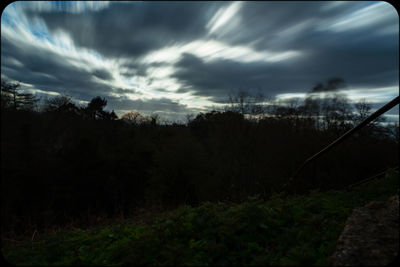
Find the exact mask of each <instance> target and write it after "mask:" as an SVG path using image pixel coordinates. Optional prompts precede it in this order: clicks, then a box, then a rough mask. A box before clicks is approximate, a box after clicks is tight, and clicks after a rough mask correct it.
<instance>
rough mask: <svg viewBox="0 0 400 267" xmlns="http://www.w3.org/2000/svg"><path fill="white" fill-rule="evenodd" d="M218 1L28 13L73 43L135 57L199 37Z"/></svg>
mask: <svg viewBox="0 0 400 267" xmlns="http://www.w3.org/2000/svg"><path fill="white" fill-rule="evenodd" d="M224 4H225V3H219V2H129V3H113V4H112V5H111V6H110V7H109V8H107V9H103V10H100V11H97V12H86V13H76V14H72V13H67V12H60V11H58V12H55V11H52V12H50V11H47V12H30V13H29V14H30V16H31V17H33V16H36V17H40V18H42V19H43V20H44V21H45V23H46V25H47V26H48V27H49V28H50V30H51V31H53V32H54V31H57V30H62V31H65V32H67V33H69V34H70V35H71V36H72V38H73V40H74V41H75V43H76V45H78V46H81V47H87V48H92V49H95V50H97V51H98V52H100V53H101V54H103V55H105V56H111V57H138V56H142V55H144V54H146V53H147V52H149V51H151V50H154V49H158V48H161V47H164V46H166V45H171V44H174V43H180V42H186V41H188V40H193V39H196V38H199V37H202V36H203V35H205V33H206V28H205V25H206V24H207V22H208V20H209V19H210V17H211V16H212V15H213V14H214V12H215V11H216V10H217V8H218V7H219V6H221V5H224Z"/></svg>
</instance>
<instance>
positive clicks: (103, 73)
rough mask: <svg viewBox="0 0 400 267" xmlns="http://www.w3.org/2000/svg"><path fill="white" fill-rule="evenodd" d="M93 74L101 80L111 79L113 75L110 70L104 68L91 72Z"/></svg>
mask: <svg viewBox="0 0 400 267" xmlns="http://www.w3.org/2000/svg"><path fill="white" fill-rule="evenodd" d="M92 74H93V75H94V76H96V77H97V78H99V79H102V80H112V79H113V76H112V74H111V72H109V71H107V70H104V69H97V70H94V71H93V72H92Z"/></svg>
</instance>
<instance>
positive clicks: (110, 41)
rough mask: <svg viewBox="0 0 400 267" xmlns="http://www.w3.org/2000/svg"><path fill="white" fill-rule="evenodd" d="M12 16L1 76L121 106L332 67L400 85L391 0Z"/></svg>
mask: <svg viewBox="0 0 400 267" xmlns="http://www.w3.org/2000/svg"><path fill="white" fill-rule="evenodd" d="M1 23H2V36H1V43H2V51H1V56H2V65H1V70H2V78H3V77H4V78H8V79H11V80H18V81H20V82H23V83H24V86H25V87H26V88H31V89H32V90H36V91H37V92H39V90H41V91H42V92H50V93H52V94H54V93H57V92H61V93H68V94H69V95H71V96H73V97H74V98H75V99H77V100H79V101H88V100H90V99H91V98H92V97H94V96H97V95H100V96H102V97H106V98H107V99H108V98H109V99H110V104H111V106H112V107H113V108H115V109H116V110H124V108H127V107H128V106H132V105H137V106H139V107H141V108H142V109H143V110H147V111H148V112H150V110H153V111H157V112H159V111H161V110H162V109H164V110H165V112H170V114H180V112H190V111H197V110H200V109H201V108H206V107H209V106H212V105H213V104H218V103H222V102H224V101H225V100H226V99H227V97H228V96H229V94H231V93H234V92H236V91H237V90H256V89H257V90H260V91H261V92H262V93H264V94H265V95H267V96H271V97H274V96H277V95H284V94H286V95H290V94H304V93H305V92H307V91H309V90H310V89H311V88H313V87H314V86H315V84H316V83H317V82H325V81H326V80H327V79H329V78H331V77H341V78H343V79H344V80H345V82H346V84H347V85H348V88H347V89H346V90H353V89H354V88H363V90H365V93H364V95H365V96H371V97H373V98H376V99H381V98H379V96H378V95H377V94H375V93H376V92H378V91H373V90H375V89H379V88H391V89H390V90H392V95H395V94H398V82H399V80H398V70H399V66H398V65H399V62H398V16H397V14H396V11H395V10H394V8H393V7H392V6H390V4H387V3H385V2H357V1H350V2H301V3H300V2H253V1H245V2H179V3H178V2H170V3H166V2H165V3H164V2H68V1H67V2H15V3H12V4H10V5H9V6H7V8H6V9H5V11H4V12H3V14H2V18H1ZM368 91H369V92H370V93H368ZM361 95H363V93H362V91H360V96H361ZM135 101H136V102H135Z"/></svg>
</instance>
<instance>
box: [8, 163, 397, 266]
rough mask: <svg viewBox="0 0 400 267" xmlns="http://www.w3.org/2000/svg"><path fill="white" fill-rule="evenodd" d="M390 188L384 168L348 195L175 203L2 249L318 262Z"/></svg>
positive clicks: (46, 256)
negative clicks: (149, 217) (147, 218)
mask: <svg viewBox="0 0 400 267" xmlns="http://www.w3.org/2000/svg"><path fill="white" fill-rule="evenodd" d="M398 188H399V173H398V172H396V171H389V172H388V173H387V174H386V176H385V178H381V179H378V180H374V181H371V182H369V183H366V184H363V185H360V186H358V187H357V188H355V189H354V190H353V191H351V192H347V191H333V190H331V191H326V192H320V191H311V192H310V193H309V194H307V195H291V196H287V197H285V196H283V195H274V196H273V197H272V198H270V199H268V200H266V201H264V200H262V199H260V198H259V197H251V198H248V200H247V201H245V202H242V203H241V204H226V203H221V202H217V203H210V202H205V203H203V204H201V205H200V206H198V207H196V208H193V207H190V206H187V205H183V206H180V207H179V208H177V209H175V210H174V211H172V212H169V213H167V214H166V215H163V216H160V215H158V216H157V215H155V218H156V217H157V219H154V222H153V223H150V224H147V225H135V224H131V223H122V224H114V225H109V226H102V227H96V228H92V229H89V230H74V231H63V232H58V233H57V234H52V235H48V236H43V237H41V238H40V239H39V240H38V241H34V242H30V241H26V242H24V243H22V244H19V245H12V246H7V247H4V248H2V253H3V255H4V256H5V258H6V259H7V261H9V262H11V263H13V264H16V265H125V264H129V265H132V264H135V265H186V266H194V265H196V266H198V265H268V264H273V265H303V264H304V265H305V264H311V265H324V264H327V263H328V262H327V261H328V257H329V256H330V255H331V254H332V252H333V250H334V248H335V243H336V240H337V238H338V237H339V235H340V233H341V231H342V230H343V226H344V223H345V221H346V219H347V217H348V216H349V215H350V214H351V212H352V210H353V209H354V208H355V207H360V206H362V205H364V204H366V203H368V202H369V201H372V200H384V199H386V198H388V197H390V196H392V195H394V194H397V193H398Z"/></svg>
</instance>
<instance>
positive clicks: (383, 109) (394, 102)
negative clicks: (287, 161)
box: [281, 96, 400, 191]
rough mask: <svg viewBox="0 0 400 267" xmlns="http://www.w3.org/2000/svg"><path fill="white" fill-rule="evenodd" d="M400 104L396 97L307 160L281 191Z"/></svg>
mask: <svg viewBox="0 0 400 267" xmlns="http://www.w3.org/2000/svg"><path fill="white" fill-rule="evenodd" d="M399 102H400V98H399V96H397V97H395V98H394V99H393V100H392V101H390V102H389V103H387V104H386V105H384V106H383V107H381V108H380V109H378V110H377V111H375V112H374V113H372V114H371V115H369V116H368V117H367V118H366V119H365V120H363V121H362V122H360V123H359V124H358V125H357V126H355V127H354V128H353V129H351V130H349V131H347V132H346V133H344V134H343V135H342V136H340V137H339V138H338V139H336V140H335V141H333V142H332V143H330V144H329V145H327V146H326V147H325V148H323V149H322V150H321V151H319V152H317V153H316V154H314V155H313V156H311V157H310V158H308V159H307V160H305V161H304V162H303V164H302V165H301V166H300V167H299V168H298V169H297V170H296V171H295V172H294V174H293V175H292V176H291V177H290V178H289V180H288V182H287V183H286V184H284V185H283V187H282V190H281V191H285V190H286V189H287V188H288V187H289V186H290V184H291V183H292V182H293V180H294V179H295V178H296V177H297V176H298V175H299V173H300V172H301V171H302V170H303V169H304V167H306V166H307V165H308V164H310V163H311V162H312V161H314V160H315V159H317V158H319V157H320V156H321V155H323V154H325V153H326V152H328V151H329V150H331V149H332V148H333V147H335V146H337V145H339V144H340V143H342V142H343V141H344V140H345V139H347V138H348V137H350V136H351V135H353V134H354V133H355V132H357V131H359V130H360V129H362V128H363V127H365V126H366V125H367V124H368V123H370V122H371V121H373V120H375V119H376V118H378V117H379V116H381V115H382V114H383V113H385V112H386V111H388V110H390V109H391V108H393V107H394V106H396V105H397V104H399Z"/></svg>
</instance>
